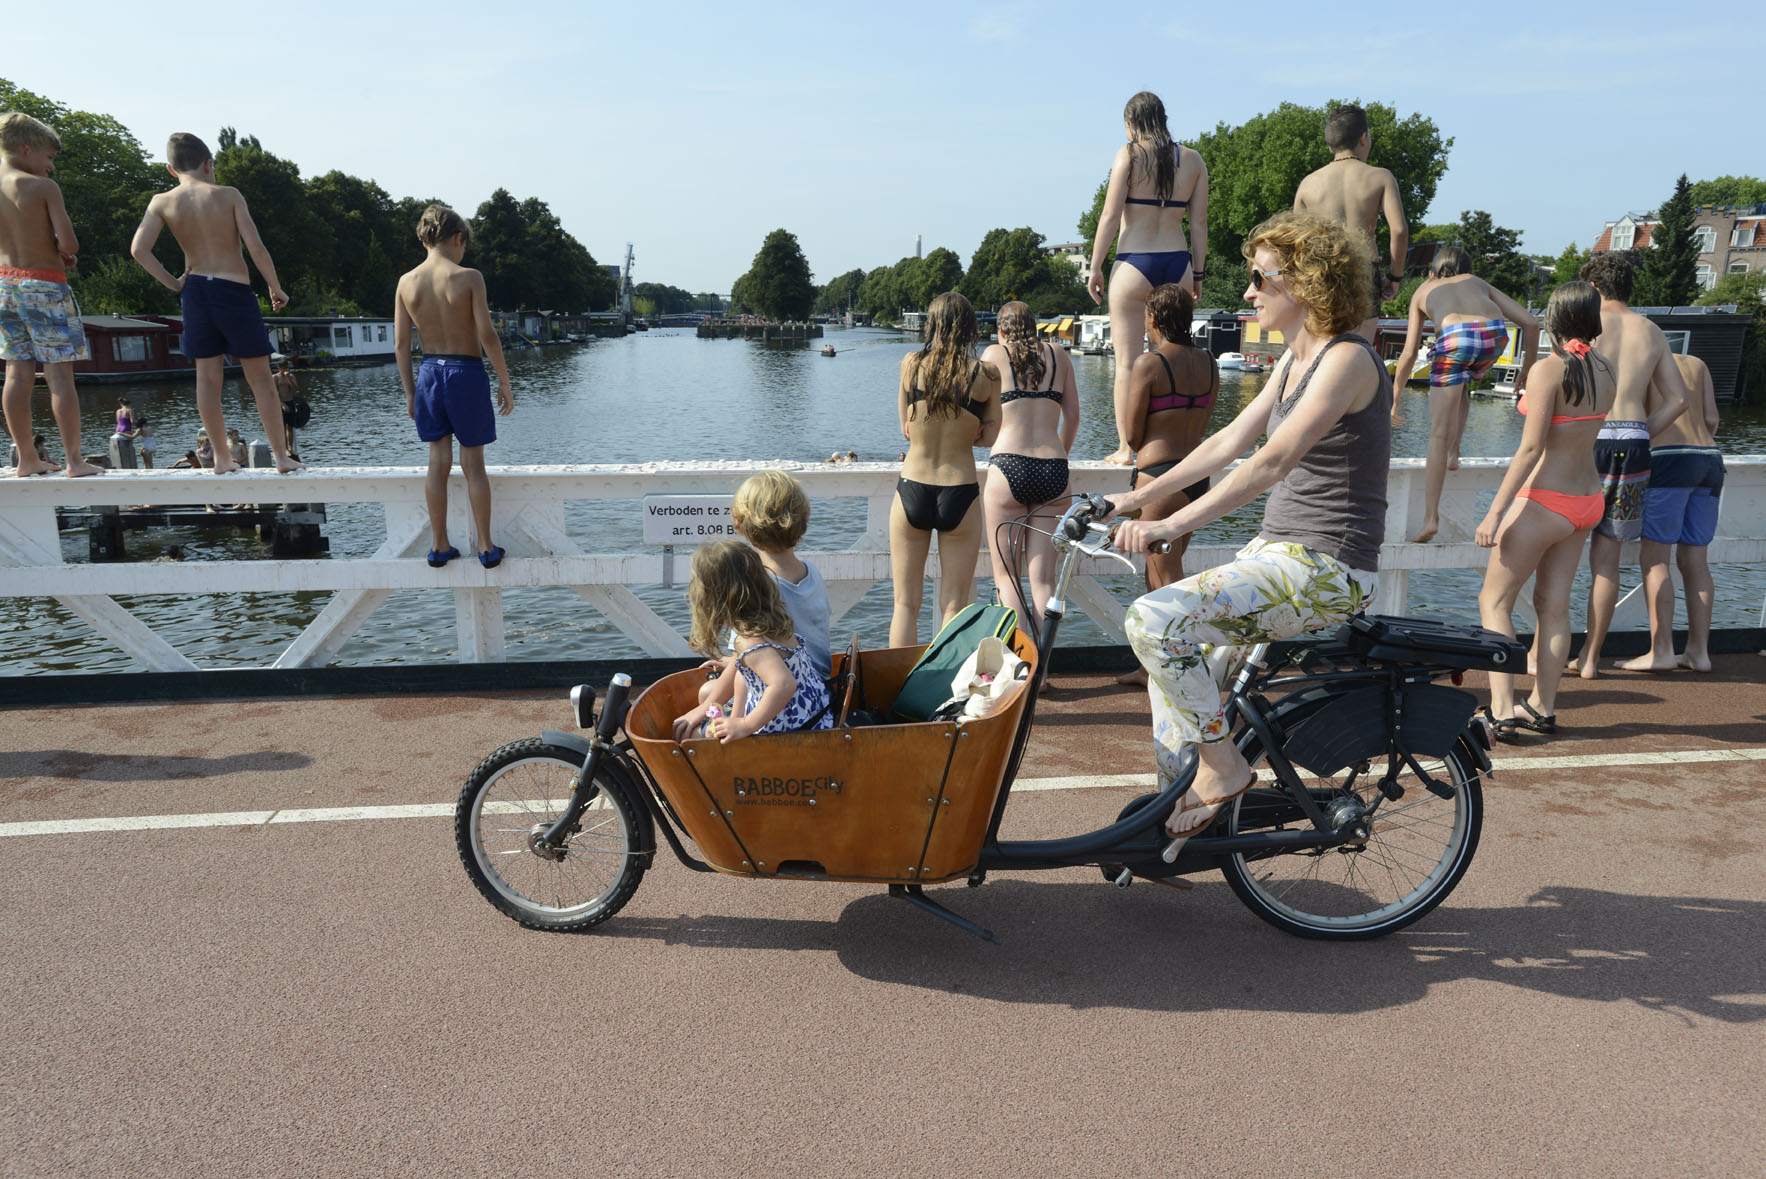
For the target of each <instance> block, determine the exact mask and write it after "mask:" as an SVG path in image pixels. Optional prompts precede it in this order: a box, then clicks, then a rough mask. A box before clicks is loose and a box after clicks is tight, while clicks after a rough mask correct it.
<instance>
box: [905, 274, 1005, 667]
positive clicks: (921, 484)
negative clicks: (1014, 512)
mask: <svg viewBox="0 0 1766 1179" xmlns="http://www.w3.org/2000/svg"><path fill="white" fill-rule="evenodd" d="M979 339H980V332H979V330H978V329H977V327H976V323H975V309H974V308H973V307H971V306H969V300H967V299H965V298H963V296H961V295H959V294H957V293H956V292H955V291H948V292H946V293H945V294H942V295H940V296H938V298H936V299H934V300H932V306H931V307H930V308H929V309H928V310H927V312H926V346H925V347H924V348H921V349H920V350H919V351H917V352H910V353H908V354H907V355H906V356H904V357H902V360H901V382H900V384H899V386H898V388H897V395H896V413H897V415H898V416H899V417H900V419H901V433H902V437H904V438H906V439H907V440H908V449H907V457H906V458H905V459H904V460H903V461H902V464H901V478H900V479H899V480H897V481H896V484H895V502H894V503H893V504H892V505H891V506H890V509H889V564H890V570H891V572H892V574H893V576H894V582H895V610H894V613H893V614H892V615H891V616H890V620H889V645H890V646H892V647H909V646H912V645H913V644H914V643H916V642H918V641H919V624H920V600H921V597H922V595H923V587H924V584H925V580H926V554H927V553H928V552H929V551H930V550H931V548H932V537H933V534H934V533H936V534H937V536H938V564H939V567H940V568H941V569H942V570H943V574H944V575H943V577H942V578H941V579H940V581H939V593H938V612H939V625H940V626H942V625H943V624H944V623H946V622H949V621H950V620H951V619H952V618H954V617H955V616H956V614H957V611H959V610H961V609H962V608H963V607H964V606H966V605H968V604H969V601H970V600H971V599H972V598H974V596H975V558H976V557H977V556H979V555H980V551H981V532H982V512H981V505H980V504H979V503H978V502H977V500H978V499H979V498H980V495H981V480H980V477H979V475H978V473H977V471H976V469H975V450H974V448H975V447H977V446H992V445H993V440H994V438H996V437H997V436H998V435H999V429H1000V401H999V391H1000V374H999V370H998V369H997V368H995V367H994V366H993V365H991V364H988V363H987V362H986V361H981V360H976V359H975V345H976V343H977V342H978V341H979ZM933 629H934V630H936V629H937V627H934V628H933Z"/></svg>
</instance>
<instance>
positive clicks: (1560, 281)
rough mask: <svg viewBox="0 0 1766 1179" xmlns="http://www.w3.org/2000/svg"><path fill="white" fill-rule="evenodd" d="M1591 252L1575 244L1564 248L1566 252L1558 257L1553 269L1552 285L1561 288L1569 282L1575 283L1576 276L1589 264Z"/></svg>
mask: <svg viewBox="0 0 1766 1179" xmlns="http://www.w3.org/2000/svg"><path fill="white" fill-rule="evenodd" d="M1589 256H1590V251H1588V250H1585V249H1583V248H1582V247H1581V246H1578V245H1576V244H1575V243H1574V242H1572V243H1570V244H1569V245H1567V246H1565V247H1564V252H1563V253H1561V254H1559V255H1558V256H1557V261H1556V262H1554V263H1553V264H1552V267H1551V284H1552V286H1553V287H1554V288H1555V287H1561V286H1563V285H1564V284H1565V283H1567V282H1574V281H1575V280H1576V275H1577V274H1578V273H1580V272H1581V270H1582V267H1583V266H1584V265H1585V264H1586V263H1587V262H1588V259H1589Z"/></svg>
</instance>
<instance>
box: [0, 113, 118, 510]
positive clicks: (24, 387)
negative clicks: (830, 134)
mask: <svg viewBox="0 0 1766 1179" xmlns="http://www.w3.org/2000/svg"><path fill="white" fill-rule="evenodd" d="M60 150H61V137H60V136H59V135H57V134H56V133H55V130H54V128H52V127H50V126H49V125H48V124H47V123H41V122H38V121H37V120H36V119H33V118H31V116H29V115H26V114H22V113H20V112H18V111H8V112H7V113H6V114H3V115H0V157H3V158H0V360H4V361H5V363H6V391H5V394H4V396H3V398H0V401H3V402H4V409H5V414H6V429H7V432H8V433H10V434H11V435H12V445H13V449H14V450H15V451H16V453H17V455H18V473H19V474H20V475H47V474H48V473H49V472H51V471H57V470H61V469H62V468H60V467H57V466H56V465H55V464H54V463H52V462H50V461H49V460H48V459H47V458H45V457H43V455H41V454H40V453H38V450H37V447H36V446H35V445H34V443H33V437H34V435H33V434H32V431H31V388H32V386H34V385H35V384H36V381H37V365H39V364H41V365H42V366H43V379H44V380H45V381H47V382H48V383H49V397H50V405H51V407H52V408H53V409H54V411H55V424H56V426H57V427H59V428H60V430H61V448H62V450H63V451H64V452H66V455H67V467H66V471H67V473H68V474H69V475H99V474H103V471H102V470H101V469H100V468H98V467H95V466H93V465H92V464H91V463H88V462H85V461H84V460H83V459H82V458H81V457H80V403H79V400H78V398H77V397H76V396H75V394H74V361H76V360H85V359H86V357H87V349H86V329H85V325H84V324H82V323H81V322H80V308H79V306H78V305H77V304H76V303H75V302H74V294H73V291H72V290H71V289H69V287H68V285H67V271H66V270H65V269H64V267H68V266H72V265H74V263H75V261H76V260H77V259H76V258H75V254H76V252H77V251H78V250H79V248H80V247H79V243H78V242H77V241H76V240H75V238H74V227H73V223H72V222H70V221H69V220H68V216H67V205H66V204H65V203H64V202H63V200H62V197H61V187H60V185H58V184H56V183H55V181H53V180H51V179H49V174H50V173H51V172H53V171H54V170H55V156H56V153H58V152H59V151H60Z"/></svg>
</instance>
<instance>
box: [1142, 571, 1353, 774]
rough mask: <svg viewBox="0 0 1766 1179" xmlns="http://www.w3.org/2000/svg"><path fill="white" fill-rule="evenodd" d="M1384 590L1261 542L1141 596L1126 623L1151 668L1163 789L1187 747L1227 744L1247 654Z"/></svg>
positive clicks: (1347, 611) (1345, 613) (1344, 614)
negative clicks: (1225, 700)
mask: <svg viewBox="0 0 1766 1179" xmlns="http://www.w3.org/2000/svg"><path fill="white" fill-rule="evenodd" d="M1378 584H1379V575H1378V574H1376V573H1370V572H1367V571H1366V570H1362V569H1351V568H1349V566H1347V565H1345V564H1343V563H1342V562H1341V561H1338V560H1337V559H1336V558H1334V557H1328V556H1326V555H1325V554H1323V553H1320V552H1317V551H1315V550H1313V549H1309V548H1307V547H1306V546H1305V545H1299V544H1293V543H1291V542H1285V541H1265V540H1263V539H1262V538H1261V537H1259V538H1258V539H1256V540H1253V541H1252V542H1251V543H1250V544H1248V545H1246V546H1245V547H1244V548H1243V549H1241V550H1240V551H1239V555H1238V557H1237V558H1235V559H1234V560H1233V562H1232V563H1231V564H1228V565H1221V566H1219V567H1218V568H1215V569H1207V570H1204V571H1203V572H1201V573H1198V574H1196V575H1195V576H1194V577H1186V578H1184V579H1183V580H1182V581H1179V582H1175V583H1173V584H1171V585H1168V586H1164V587H1163V588H1161V589H1156V590H1154V591H1152V592H1151V593H1149V594H1147V595H1146V596H1144V597H1142V598H1139V599H1137V600H1136V601H1135V603H1134V605H1132V606H1130V607H1129V608H1128V617H1127V618H1126V619H1125V620H1124V625H1125V627H1126V628H1127V630H1128V642H1129V645H1130V646H1131V647H1133V648H1134V653H1135V657H1136V658H1138V659H1139V660H1140V661H1141V666H1143V667H1145V668H1146V669H1147V694H1148V695H1149V696H1150V697H1151V698H1152V701H1153V746H1154V761H1155V762H1156V764H1157V766H1158V770H1159V786H1160V788H1161V789H1163V788H1164V787H1166V786H1168V785H1170V784H1171V783H1172V782H1174V781H1175V780H1176V779H1177V773H1178V765H1179V755H1180V754H1181V753H1182V752H1183V747H1184V746H1185V745H1192V744H1196V743H1198V742H1204V743H1212V742H1215V741H1222V740H1225V739H1226V736H1227V732H1226V717H1225V715H1224V712H1223V709H1222V707H1221V695H1220V694H1221V690H1222V689H1223V688H1224V687H1225V686H1226V681H1227V679H1228V678H1229V677H1230V676H1231V674H1232V671H1233V669H1234V668H1236V667H1237V666H1238V664H1239V661H1240V659H1239V657H1240V656H1242V654H1243V651H1242V649H1243V648H1245V647H1251V646H1255V645H1256V644H1258V643H1261V642H1265V641H1268V640H1271V639H1291V638H1293V637H1294V636H1295V635H1298V634H1303V633H1305V632H1306V631H1311V630H1318V629H1319V628H1320V627H1325V626H1329V625H1330V624H1331V623H1334V622H1342V621H1343V620H1344V619H1346V618H1348V617H1349V616H1350V615H1351V614H1355V613H1358V612H1360V611H1361V610H1362V608H1363V607H1364V606H1366V605H1367V603H1368V602H1369V601H1370V600H1372V598H1373V594H1374V589H1375V588H1376V587H1377V586H1378Z"/></svg>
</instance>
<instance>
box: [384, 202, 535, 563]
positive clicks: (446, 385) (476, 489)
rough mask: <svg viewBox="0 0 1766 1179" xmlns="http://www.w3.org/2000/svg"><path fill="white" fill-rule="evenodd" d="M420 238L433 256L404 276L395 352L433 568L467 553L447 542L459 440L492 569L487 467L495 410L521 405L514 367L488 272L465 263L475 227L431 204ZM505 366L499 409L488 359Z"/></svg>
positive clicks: (497, 557)
mask: <svg viewBox="0 0 1766 1179" xmlns="http://www.w3.org/2000/svg"><path fill="white" fill-rule="evenodd" d="M417 240H418V241H420V242H422V243H423V248H424V249H425V250H427V251H429V256H428V257H427V258H425V259H424V261H423V263H422V264H421V265H420V266H418V267H417V268H416V269H415V270H412V271H409V272H407V273H406V274H405V275H404V276H403V277H402V278H400V279H399V286H398V293H397V297H396V298H395V300H394V304H393V341H394V343H393V353H394V355H395V356H396V357H397V359H398V366H399V381H400V382H401V383H402V384H403V385H404V387H405V410H406V412H407V413H409V414H410V415H411V419H412V420H413V421H414V422H416V423H417V437H418V438H420V439H421V440H423V441H424V442H427V443H428V444H429V477H428V480H427V481H426V482H425V484H424V494H425V498H426V499H427V500H428V503H429V531H430V535H431V537H432V538H433V541H434V547H432V548H431V549H430V550H429V558H428V559H429V563H430V565H432V566H434V567H435V568H437V569H439V568H441V567H442V566H443V565H446V564H447V563H448V562H449V561H451V560H453V559H454V558H455V557H458V556H459V555H460V550H458V549H456V548H455V547H454V546H453V545H452V544H450V543H449V542H448V474H449V472H451V471H452V470H453V468H454V440H455V439H456V438H458V439H459V440H460V470H461V471H462V472H464V473H465V476H466V497H467V499H468V500H469V501H470V502H471V504H472V521H473V528H474V531H475V532H476V533H477V536H478V546H479V548H478V563H479V564H481V565H483V566H484V567H485V568H486V569H494V568H496V567H497V565H498V564H499V563H501V562H502V560H503V550H502V549H501V548H499V547H497V545H496V544H495V543H493V542H492V540H491V481H490V476H489V475H487V474H485V470H484V448H485V446H486V444H488V443H491V442H495V441H496V439H497V421H496V417H495V414H502V415H503V416H505V417H507V416H508V415H509V414H510V413H512V412H514V409H515V394H514V393H513V392H512V391H511V390H510V388H509V367H508V365H507V364H505V363H504V360H503V346H502V344H501V343H500V342H498V340H497V329H496V327H495V325H493V324H492V323H491V311H490V305H489V304H488V303H487V302H486V301H485V294H484V275H482V274H480V273H479V272H478V271H476V270H472V269H469V268H468V267H465V266H462V265H460V259H461V258H462V257H464V256H465V254H466V246H467V243H468V242H470V241H471V240H472V230H471V228H470V227H469V226H468V225H467V224H466V219H465V218H464V217H462V216H460V214H458V213H456V212H454V210H452V209H450V208H448V207H447V206H446V205H431V206H429V207H428V208H427V209H425V210H423V216H422V218H421V219H420V220H419V221H418V222H417ZM413 326H415V327H416V329H417V334H418V335H419V336H421V337H422V339H423V364H422V366H421V367H420V368H419V369H418V370H417V372H416V374H415V376H413V374H412V372H411V329H412V327H413ZM487 355H488V356H489V357H490V358H491V364H492V365H493V366H495V368H496V370H497V403H496V407H495V414H494V413H493V410H492V406H491V387H490V380H489V378H488V376H487V375H486V373H485V371H484V357H485V356H487Z"/></svg>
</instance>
